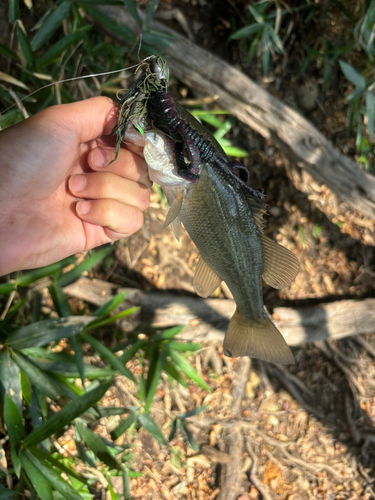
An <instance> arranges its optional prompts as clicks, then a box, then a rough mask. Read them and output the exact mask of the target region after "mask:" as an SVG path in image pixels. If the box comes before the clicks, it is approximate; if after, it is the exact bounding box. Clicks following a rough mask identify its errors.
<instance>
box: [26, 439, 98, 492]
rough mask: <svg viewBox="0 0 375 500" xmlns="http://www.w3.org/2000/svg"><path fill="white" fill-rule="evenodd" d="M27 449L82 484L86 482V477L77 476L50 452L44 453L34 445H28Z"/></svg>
mask: <svg viewBox="0 0 375 500" xmlns="http://www.w3.org/2000/svg"><path fill="white" fill-rule="evenodd" d="M29 449H30V451H31V453H32V454H33V455H35V456H36V457H37V458H39V459H40V460H45V461H47V462H49V463H50V464H51V465H53V466H54V467H57V468H58V469H60V470H61V471H62V472H65V474H67V475H68V476H71V477H73V478H74V479H76V480H77V481H79V482H80V483H82V484H87V483H88V482H87V480H86V479H84V478H83V477H81V476H79V475H78V474H77V473H76V472H74V470H73V469H70V468H69V467H67V466H66V465H64V464H63V463H62V462H60V461H59V460H56V458H54V457H53V456H52V455H51V454H50V453H46V452H45V451H43V450H41V449H40V448H36V447H34V446H32V447H30V448H29Z"/></svg>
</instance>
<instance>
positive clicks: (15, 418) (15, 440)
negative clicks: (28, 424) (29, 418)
mask: <svg viewBox="0 0 375 500" xmlns="http://www.w3.org/2000/svg"><path fill="white" fill-rule="evenodd" d="M4 422H5V425H6V426H7V430H8V436H9V441H10V444H11V445H12V446H13V447H14V448H15V449H16V450H18V448H19V444H20V442H21V441H22V440H23V439H24V437H25V428H24V426H23V423H22V419H21V415H20V412H19V411H18V408H17V406H16V404H15V403H14V401H13V400H12V398H11V397H10V396H9V394H6V395H5V401H4Z"/></svg>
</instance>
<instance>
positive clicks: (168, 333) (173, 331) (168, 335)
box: [151, 326, 184, 343]
mask: <svg viewBox="0 0 375 500" xmlns="http://www.w3.org/2000/svg"><path fill="white" fill-rule="evenodd" d="M183 329H184V326H174V327H173V328H168V330H163V331H162V332H160V333H157V334H156V335H154V336H153V337H152V338H151V342H152V343H154V342H161V341H162V340H169V339H172V338H173V337H175V336H176V335H178V334H179V333H180V332H181V331H182V330H183Z"/></svg>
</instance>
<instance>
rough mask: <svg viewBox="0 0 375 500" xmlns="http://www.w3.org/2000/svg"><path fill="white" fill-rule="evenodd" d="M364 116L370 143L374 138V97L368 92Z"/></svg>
mask: <svg viewBox="0 0 375 500" xmlns="http://www.w3.org/2000/svg"><path fill="white" fill-rule="evenodd" d="M366 115H367V130H368V133H369V136H370V141H371V142H372V140H373V138H374V121H375V97H374V94H373V93H372V92H370V91H369V90H368V91H367V92H366Z"/></svg>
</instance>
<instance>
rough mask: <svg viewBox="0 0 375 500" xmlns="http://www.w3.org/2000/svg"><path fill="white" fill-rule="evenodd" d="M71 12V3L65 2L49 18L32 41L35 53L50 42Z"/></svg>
mask: <svg viewBox="0 0 375 500" xmlns="http://www.w3.org/2000/svg"><path fill="white" fill-rule="evenodd" d="M69 10H70V2H68V1H66V0H65V1H63V2H62V3H60V5H59V6H58V7H57V9H56V10H54V11H53V12H52V14H51V15H50V16H48V18H47V19H46V20H45V21H44V23H43V24H42V26H41V27H40V28H39V30H38V31H37V33H36V34H35V36H34V38H33V39H32V41H31V48H32V50H33V51H34V52H35V51H36V50H38V49H40V48H41V47H42V46H43V45H44V44H45V43H46V42H48V40H49V39H50V38H51V36H52V35H53V34H54V33H55V31H56V30H57V29H58V28H59V27H60V25H61V23H62V22H63V20H64V19H65V18H66V16H67V15H68V14H69Z"/></svg>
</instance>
